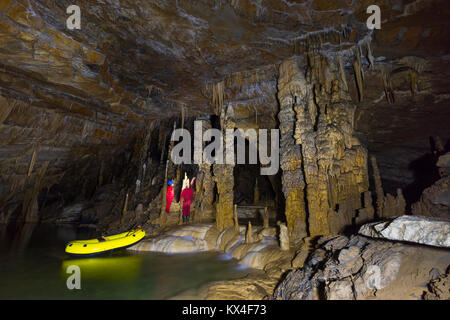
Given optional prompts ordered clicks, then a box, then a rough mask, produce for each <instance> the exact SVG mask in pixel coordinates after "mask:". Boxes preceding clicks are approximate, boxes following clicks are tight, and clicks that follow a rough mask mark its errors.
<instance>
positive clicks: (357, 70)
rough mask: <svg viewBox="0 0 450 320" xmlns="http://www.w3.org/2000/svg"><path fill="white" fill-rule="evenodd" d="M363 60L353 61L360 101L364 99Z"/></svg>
mask: <svg viewBox="0 0 450 320" xmlns="http://www.w3.org/2000/svg"><path fill="white" fill-rule="evenodd" d="M361 69H362V68H361V62H360V61H359V60H355V61H353V70H354V72H355V77H356V86H357V88H358V94H359V101H360V102H361V101H362V100H363V97H364V96H363V78H362V73H361Z"/></svg>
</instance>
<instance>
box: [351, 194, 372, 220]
mask: <svg viewBox="0 0 450 320" xmlns="http://www.w3.org/2000/svg"><path fill="white" fill-rule="evenodd" d="M374 214H375V209H374V207H373V205H372V193H371V192H370V191H366V192H364V208H361V209H359V210H358V216H357V217H356V219H355V224H356V225H362V224H364V223H367V222H369V221H372V220H374V219H375V215H374Z"/></svg>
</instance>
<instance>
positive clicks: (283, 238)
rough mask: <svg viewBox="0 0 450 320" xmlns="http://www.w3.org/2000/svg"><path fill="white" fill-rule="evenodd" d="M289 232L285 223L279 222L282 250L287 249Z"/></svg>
mask: <svg viewBox="0 0 450 320" xmlns="http://www.w3.org/2000/svg"><path fill="white" fill-rule="evenodd" d="M289 246H290V245H289V233H288V229H287V227H286V224H285V223H280V248H281V250H283V251H286V250H289Z"/></svg>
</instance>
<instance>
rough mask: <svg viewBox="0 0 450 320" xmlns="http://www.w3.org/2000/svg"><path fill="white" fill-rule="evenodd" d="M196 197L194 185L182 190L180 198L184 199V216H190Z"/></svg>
mask: <svg viewBox="0 0 450 320" xmlns="http://www.w3.org/2000/svg"><path fill="white" fill-rule="evenodd" d="M193 198H194V190H193V189H192V186H190V187H189V188H185V189H184V190H183V191H182V192H181V196H180V199H184V201H183V217H186V216H189V215H190V214H191V202H192V199H193Z"/></svg>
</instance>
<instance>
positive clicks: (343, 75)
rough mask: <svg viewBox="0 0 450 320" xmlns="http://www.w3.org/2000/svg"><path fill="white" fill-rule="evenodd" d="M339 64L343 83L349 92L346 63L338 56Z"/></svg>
mask: <svg viewBox="0 0 450 320" xmlns="http://www.w3.org/2000/svg"><path fill="white" fill-rule="evenodd" d="M338 63H339V73H340V76H341V81H342V83H343V85H344V89H345V90H346V91H348V84H347V78H346V77H345V70H344V63H343V62H342V57H341V56H338Z"/></svg>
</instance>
